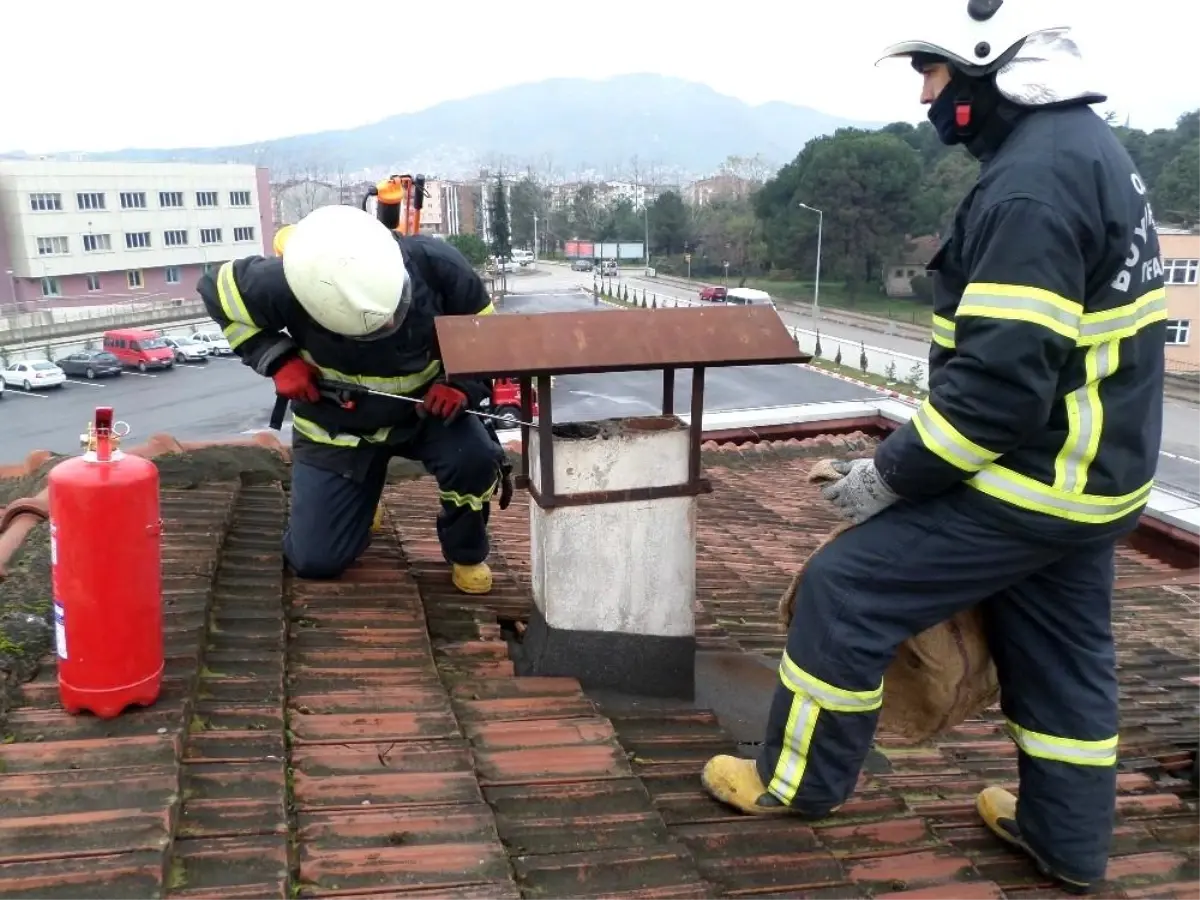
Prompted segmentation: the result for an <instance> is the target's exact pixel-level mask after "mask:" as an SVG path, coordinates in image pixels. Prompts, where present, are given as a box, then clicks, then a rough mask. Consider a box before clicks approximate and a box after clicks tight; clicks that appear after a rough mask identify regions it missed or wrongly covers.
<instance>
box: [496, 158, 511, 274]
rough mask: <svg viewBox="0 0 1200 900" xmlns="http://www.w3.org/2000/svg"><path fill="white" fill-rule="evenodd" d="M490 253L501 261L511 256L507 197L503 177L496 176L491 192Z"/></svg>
mask: <svg viewBox="0 0 1200 900" xmlns="http://www.w3.org/2000/svg"><path fill="white" fill-rule="evenodd" d="M491 219H492V253H493V254H494V255H495V256H498V257H500V258H501V259H508V258H509V257H511V256H512V235H511V234H510V233H509V230H508V196H507V191H505V190H504V176H502V175H497V176H496V187H495V188H494V189H493V190H492V213H491Z"/></svg>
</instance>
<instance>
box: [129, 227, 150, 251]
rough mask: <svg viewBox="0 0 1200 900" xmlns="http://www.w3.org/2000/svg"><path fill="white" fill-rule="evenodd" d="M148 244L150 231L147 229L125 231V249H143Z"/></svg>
mask: <svg viewBox="0 0 1200 900" xmlns="http://www.w3.org/2000/svg"><path fill="white" fill-rule="evenodd" d="M149 246H150V232H148V231H127V232H125V249H126V250H144V249H145V248H147V247H149Z"/></svg>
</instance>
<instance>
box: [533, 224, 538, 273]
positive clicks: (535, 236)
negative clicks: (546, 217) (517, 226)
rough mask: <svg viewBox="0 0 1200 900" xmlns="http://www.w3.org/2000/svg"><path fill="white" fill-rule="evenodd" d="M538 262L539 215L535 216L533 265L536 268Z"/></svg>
mask: <svg viewBox="0 0 1200 900" xmlns="http://www.w3.org/2000/svg"><path fill="white" fill-rule="evenodd" d="M537 261H538V239H537V213H534V214H533V264H534V265H535V266H536V265H537Z"/></svg>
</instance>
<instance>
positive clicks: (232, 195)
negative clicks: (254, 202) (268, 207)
mask: <svg viewBox="0 0 1200 900" xmlns="http://www.w3.org/2000/svg"><path fill="white" fill-rule="evenodd" d="M229 205H230V206H249V205H250V192H249V191H230V192H229Z"/></svg>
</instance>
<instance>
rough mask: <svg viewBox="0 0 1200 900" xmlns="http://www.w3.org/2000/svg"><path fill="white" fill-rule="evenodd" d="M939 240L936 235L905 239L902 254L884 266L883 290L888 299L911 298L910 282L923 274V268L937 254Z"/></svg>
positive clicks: (911, 288)
mask: <svg viewBox="0 0 1200 900" xmlns="http://www.w3.org/2000/svg"><path fill="white" fill-rule="evenodd" d="M940 245H941V238H940V237H939V236H938V235H936V234H927V235H923V236H921V237H916V238H914V237H909V238H906V242H905V246H904V252H903V253H902V254H901V255H900V256H899V257H898V258H897V259H896V260H894V261H893V262H890V263H888V264H887V265H886V266H884V270H883V288H884V291H885V292H886V293H887V295H888V296H889V297H912V296H913V295H914V292H913V284H912V281H913V279H914V278H916V277H917V276H918V275H924V274H925V267H926V266H928V265H929V261H930V260H931V259H933V255H934V254H935V253H937V249H938V247H939V246H940Z"/></svg>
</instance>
